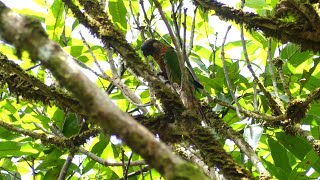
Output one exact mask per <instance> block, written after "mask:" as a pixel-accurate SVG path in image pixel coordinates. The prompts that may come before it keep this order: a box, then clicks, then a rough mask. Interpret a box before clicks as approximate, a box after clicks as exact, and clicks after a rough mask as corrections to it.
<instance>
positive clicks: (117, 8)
mask: <svg viewBox="0 0 320 180" xmlns="http://www.w3.org/2000/svg"><path fill="white" fill-rule="evenodd" d="M108 3H109V6H108V7H109V12H110V14H111V16H112V21H113V22H114V23H115V25H116V27H118V28H119V29H120V30H121V31H122V32H124V33H125V32H126V30H127V19H126V14H127V9H126V7H125V6H124V3H123V1H122V0H110V1H108Z"/></svg>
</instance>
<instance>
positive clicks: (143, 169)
mask: <svg viewBox="0 0 320 180" xmlns="http://www.w3.org/2000/svg"><path fill="white" fill-rule="evenodd" d="M148 171H150V167H149V166H145V167H143V168H142V169H140V170H139V171H136V172H132V173H130V174H128V176H127V178H131V177H134V176H137V175H139V174H143V173H144V172H148ZM142 177H143V175H142ZM117 180H125V179H124V178H119V179H117Z"/></svg>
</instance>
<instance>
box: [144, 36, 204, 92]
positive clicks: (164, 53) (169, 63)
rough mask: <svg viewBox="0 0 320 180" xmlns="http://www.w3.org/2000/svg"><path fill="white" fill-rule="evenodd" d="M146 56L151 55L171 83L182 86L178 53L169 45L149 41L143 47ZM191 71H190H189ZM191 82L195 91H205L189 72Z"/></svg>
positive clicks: (152, 40) (153, 40)
mask: <svg viewBox="0 0 320 180" xmlns="http://www.w3.org/2000/svg"><path fill="white" fill-rule="evenodd" d="M141 50H142V52H143V55H144V56H149V55H151V56H152V57H153V59H154V60H155V61H156V62H157V64H158V65H159V67H160V69H161V71H162V74H163V76H164V77H165V78H166V79H168V80H169V81H170V83H177V84H178V85H181V69H180V66H179V60H178V56H177V53H176V51H175V50H174V49H173V48H172V47H171V46H169V45H166V44H163V43H161V42H160V41H158V40H155V39H149V40H146V41H145V42H144V43H143V44H142V45H141ZM188 70H189V69H188ZM189 81H190V83H192V84H193V85H194V87H195V89H197V88H199V89H203V86H202V85H201V84H200V83H199V82H198V81H196V80H195V79H194V77H193V76H192V74H191V73H190V70H189Z"/></svg>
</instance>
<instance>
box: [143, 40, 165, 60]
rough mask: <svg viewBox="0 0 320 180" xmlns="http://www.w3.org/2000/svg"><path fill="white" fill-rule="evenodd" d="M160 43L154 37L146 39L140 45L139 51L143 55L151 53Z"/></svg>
mask: <svg viewBox="0 0 320 180" xmlns="http://www.w3.org/2000/svg"><path fill="white" fill-rule="evenodd" d="M161 45H162V43H161V42H160V41H158V40H155V39H148V40H146V41H145V42H144V43H142V45H141V48H140V49H141V51H142V53H143V55H144V56H149V55H153V54H154V53H155V52H156V51H157V49H158V48H159V47H160V46H161Z"/></svg>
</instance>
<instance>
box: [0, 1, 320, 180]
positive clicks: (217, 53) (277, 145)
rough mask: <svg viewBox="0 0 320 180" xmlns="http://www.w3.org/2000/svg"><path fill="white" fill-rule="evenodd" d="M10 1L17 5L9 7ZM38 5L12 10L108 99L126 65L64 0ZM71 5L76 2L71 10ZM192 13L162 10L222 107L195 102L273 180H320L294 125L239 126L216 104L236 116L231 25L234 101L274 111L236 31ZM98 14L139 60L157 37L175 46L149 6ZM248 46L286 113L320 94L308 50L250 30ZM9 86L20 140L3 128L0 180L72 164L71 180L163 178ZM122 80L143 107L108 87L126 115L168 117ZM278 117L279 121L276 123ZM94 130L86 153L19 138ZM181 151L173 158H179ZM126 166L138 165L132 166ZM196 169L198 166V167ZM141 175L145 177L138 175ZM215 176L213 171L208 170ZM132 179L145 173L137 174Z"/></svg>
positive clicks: (264, 7) (266, 8)
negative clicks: (248, 149)
mask: <svg viewBox="0 0 320 180" xmlns="http://www.w3.org/2000/svg"><path fill="white" fill-rule="evenodd" d="M4 2H5V3H8V5H10V3H9V2H6V1H4ZM182 2H183V3H182ZM32 3H33V5H34V4H36V5H37V6H36V7H37V8H30V7H29V6H28V8H21V7H18V6H16V5H15V4H14V3H12V4H11V7H12V8H13V9H14V10H15V11H16V12H18V13H20V14H24V15H28V16H31V17H34V18H36V19H38V20H40V21H41V22H42V25H43V26H44V27H45V29H46V32H47V34H48V36H49V38H50V39H52V40H54V41H55V42H57V43H59V45H60V46H61V47H62V48H63V49H64V50H65V51H66V52H67V53H69V54H70V55H71V56H72V57H73V58H74V59H76V60H77V61H78V62H79V63H80V64H81V65H82V67H83V71H84V72H85V73H86V74H87V75H88V76H89V77H90V78H91V79H92V81H94V82H95V83H96V85H97V86H99V87H101V88H102V89H105V90H107V89H108V86H109V85H110V79H108V78H106V76H110V77H114V78H116V76H120V74H121V73H120V71H121V69H122V68H123V66H122V64H123V61H122V57H120V56H119V55H118V54H117V53H115V52H114V51H113V49H109V47H104V46H103V45H102V43H101V42H100V41H99V39H98V38H96V37H92V36H91V35H90V34H89V33H88V30H87V29H85V27H84V26H83V25H81V24H80V23H79V20H78V19H77V18H75V17H74V15H73V14H72V12H71V10H70V9H69V8H68V7H67V6H66V5H65V3H64V2H63V1H62V0H52V1H43V0H33V1H32ZM74 3H76V4H77V3H78V2H77V1H74ZM229 3H230V2H229ZM231 3H232V4H230V6H233V7H234V8H236V9H240V4H241V2H240V1H232V2H231ZM278 3H279V2H278V0H247V1H246V3H245V6H244V11H246V12H254V13H256V14H258V15H260V16H266V17H267V16H269V15H273V14H274V13H275V8H276V6H277V4H278ZM195 4H197V3H195V2H192V1H161V6H162V9H163V11H164V12H165V13H166V16H167V19H168V21H169V23H170V26H171V27H173V29H175V30H176V27H175V22H174V18H173V17H174V16H175V15H176V16H177V19H176V20H178V26H179V31H178V32H179V33H180V37H183V30H184V24H183V23H185V27H186V44H187V50H189V48H190V52H188V51H187V52H188V53H190V55H189V60H190V62H191V64H192V67H193V70H194V71H195V73H196V75H197V77H198V78H199V80H200V82H201V83H202V84H203V86H204V87H205V90H206V91H207V92H208V93H209V94H210V96H211V97H214V98H216V100H217V101H215V102H209V103H208V102H207V100H208V99H207V96H206V95H205V93H204V92H199V93H197V98H198V99H199V100H200V101H203V102H204V104H205V105H204V106H206V107H207V108H209V110H210V111H211V112H215V114H216V116H217V117H219V118H221V119H222V120H223V121H224V122H225V123H227V124H228V125H229V126H230V127H232V128H233V130H235V131H237V132H238V133H240V134H241V135H242V136H241V137H243V138H244V139H245V140H246V141H247V142H248V143H249V144H250V145H251V146H252V147H253V148H254V150H255V153H256V154H257V155H258V157H260V159H261V162H262V164H263V166H264V167H265V168H266V170H267V171H268V172H269V173H270V174H271V176H272V177H273V178H275V179H280V180H282V179H283V180H285V179H316V178H317V177H319V173H320V160H319V152H317V151H316V150H317V149H316V148H315V143H314V141H308V139H306V136H302V135H301V134H299V133H292V132H291V131H289V130H288V129H289V128H291V124H290V123H289V125H288V124H285V123H284V124H285V125H283V124H281V123H280V124H281V125H279V124H277V123H274V124H272V123H269V122H268V121H265V119H263V118H256V117H255V116H250V114H249V115H248V114H242V115H243V116H241V117H239V115H237V113H236V111H235V110H234V108H230V106H223V103H217V102H224V103H227V104H229V105H231V106H233V107H235V106H236V102H235V99H234V98H233V97H232V95H231V93H230V88H228V86H227V81H226V79H225V72H224V68H223V61H222V55H221V53H222V42H223V40H224V39H223V38H224V36H225V33H226V30H227V26H228V25H232V28H231V31H230V32H229V35H228V36H227V40H226V44H225V46H224V53H225V57H224V59H225V63H226V69H227V72H228V76H229V81H230V82H231V85H232V87H233V88H232V89H231V92H232V93H235V96H236V97H237V101H238V103H239V105H240V106H241V107H242V108H243V109H246V110H249V111H252V112H257V113H259V114H261V115H262V117H263V115H269V116H271V115H273V112H272V107H270V105H269V103H268V101H269V99H268V98H267V97H266V96H265V94H264V93H263V92H262V91H261V89H260V88H259V87H257V84H256V82H255V81H254V78H253V76H252V74H251V73H250V72H249V71H248V69H247V61H246V57H245V56H244V54H243V49H242V42H241V39H240V26H239V24H236V23H235V22H234V21H227V20H226V19H228V18H226V19H223V18H221V19H219V18H218V17H217V16H216V15H215V13H214V11H207V10H205V9H203V8H201V7H200V6H196V5H195ZM101 6H104V7H105V11H106V12H107V13H108V14H109V15H110V17H111V20H112V22H113V23H114V25H115V26H116V27H117V28H118V29H119V30H120V31H121V32H122V33H123V34H124V35H125V36H126V39H127V41H128V42H130V43H131V44H132V46H133V47H134V48H135V50H136V51H137V53H139V54H141V51H140V48H139V47H140V46H141V43H142V42H143V41H144V40H145V39H148V38H151V37H153V38H156V39H159V40H161V41H163V42H165V41H166V42H168V43H171V42H172V41H171V37H170V35H169V33H168V30H167V29H166V28H165V25H164V22H163V20H162V18H161V16H160V14H159V12H158V11H157V10H156V7H155V4H154V3H153V1H152V0H148V1H138V0H110V1H105V2H103V1H102V2H101ZM184 11H186V13H184ZM175 13H176V14H175ZM282 18H283V19H285V21H286V22H290V21H295V20H296V19H295V16H294V15H290V14H289V15H288V16H286V17H282ZM184 19H185V20H186V21H184ZM193 33H194V34H193ZM192 34H193V35H194V37H192ZM245 39H246V40H245V41H246V48H247V53H248V58H249V62H250V63H251V65H252V68H253V70H254V72H255V74H256V75H257V76H258V78H259V80H260V81H261V82H262V84H263V85H264V87H265V89H266V90H267V91H268V92H270V93H271V95H272V96H273V98H274V99H276V100H277V102H280V103H279V104H281V105H282V106H283V108H284V109H285V110H286V109H287V107H288V106H289V104H290V102H293V100H304V99H305V98H308V97H309V95H310V94H311V93H313V92H314V91H315V90H316V89H317V88H318V87H319V86H318V82H319V78H320V68H319V67H318V64H319V58H318V56H317V53H315V52H314V51H312V50H303V51H302V49H301V46H299V45H298V44H294V43H292V42H285V43H284V42H281V41H278V40H277V39H275V38H269V37H266V36H265V35H264V33H263V32H262V31H259V30H251V31H249V30H248V31H245ZM191 41H193V45H192V44H190V42H191ZM191 48H192V49H191ZM0 51H1V52H2V53H3V54H4V55H5V56H7V58H8V59H9V60H12V61H13V62H14V63H16V64H18V65H19V66H20V67H21V68H22V69H23V70H24V71H25V72H27V74H29V75H31V76H33V77H36V78H37V79H38V80H40V81H41V82H43V83H45V84H47V85H48V86H51V87H52V88H57V89H58V90H57V92H58V93H62V94H65V96H66V97H68V98H69V97H70V96H71V95H69V94H68V92H67V91H66V90H64V89H63V88H60V86H59V85H58V84H57V82H56V80H55V78H53V77H52V75H51V73H50V72H49V71H47V70H46V69H45V68H43V67H42V66H37V65H36V64H35V63H34V62H32V61H31V60H30V58H29V56H28V54H27V53H26V52H22V54H21V56H20V57H19V54H18V53H19V52H17V51H16V50H15V48H14V47H12V46H10V45H7V44H5V43H1V44H0ZM141 57H142V54H141ZM277 58H278V59H281V62H282V63H283V65H282V66H281V67H282V69H280V70H279V68H276V67H275V66H274V63H275V62H276V61H273V60H276V59H277ZM144 60H145V61H146V62H147V63H148V65H150V68H154V71H156V72H157V71H158V67H157V65H156V64H155V63H154V62H153V61H152V60H151V58H149V59H144ZM110 61H114V62H113V64H114V65H115V67H116V68H115V69H116V70H117V71H119V72H116V73H115V72H112V67H111V66H112V64H111V65H110ZM111 63H112V62H111ZM7 70H8V69H7ZM1 71H3V72H1V74H5V70H4V69H1ZM8 71H9V70H8ZM7 74H8V72H7ZM9 74H10V73H9ZM281 74H283V75H284V76H283V77H284V80H285V81H286V83H287V84H288V88H289V91H290V92H291V95H288V93H287V91H286V89H285V88H286V87H285V85H284V83H283V81H282V80H283V79H281V77H280V76H281ZM9 76H10V75H8V76H7V77H9ZM10 77H11V78H12V79H10V80H11V81H12V82H13V83H19V81H18V80H17V79H16V78H15V76H14V75H12V74H11V76H10ZM7 81H8V79H5V78H4V77H2V78H1V89H0V90H1V97H0V117H1V119H0V120H1V122H5V123H9V124H11V125H13V126H14V127H16V128H19V130H20V131H18V130H13V129H12V128H10V127H8V126H6V125H4V124H3V123H1V124H2V125H1V127H0V179H22V178H23V177H26V176H33V177H34V178H35V179H47V178H48V179H56V178H58V177H59V174H60V173H61V172H60V171H61V169H62V167H63V165H64V164H65V162H66V159H67V158H68V157H72V162H71V164H70V166H69V168H68V171H67V175H66V177H67V178H69V179H78V178H81V179H120V178H123V177H127V176H129V177H130V178H129V179H160V178H161V175H160V174H159V173H158V172H157V171H155V170H154V169H151V168H150V167H148V165H147V164H146V163H144V162H143V161H141V160H142V158H141V157H140V156H139V155H138V154H136V153H133V152H131V150H130V148H129V147H127V146H126V145H125V144H123V143H122V141H121V140H119V139H117V138H116V137H115V136H113V135H105V134H104V133H99V131H98V130H96V128H98V127H95V126H94V125H91V124H90V123H89V124H88V123H87V121H85V120H86V119H85V114H82V113H80V112H79V113H75V112H74V111H72V110H70V109H63V106H59V105H57V101H59V100H58V99H55V98H59V97H57V96H55V97H53V96H52V97H51V98H52V99H50V100H43V99H37V97H38V98H39V96H37V95H27V97H21V96H20V95H21V92H20V91H21V89H20V90H19V84H16V85H15V86H13V85H10V83H8V82H7ZM121 81H122V82H123V83H124V84H125V85H126V86H127V87H128V89H130V90H131V91H132V94H133V95H135V96H137V97H138V98H139V99H140V102H135V101H134V100H132V96H133V95H127V94H125V93H123V92H122V91H121V90H119V88H114V89H112V88H111V90H110V87H109V89H108V91H109V93H110V95H109V97H110V98H111V99H112V101H113V102H114V103H115V104H116V105H117V106H118V107H119V108H120V109H121V110H122V111H125V112H128V113H129V114H130V115H132V116H134V117H136V116H138V115H141V114H143V110H142V108H140V109H139V108H137V106H136V104H139V103H141V104H148V103H149V102H150V101H151V102H152V103H153V104H152V105H151V106H147V107H146V109H147V111H148V115H149V117H157V116H158V115H159V114H161V108H158V106H159V101H156V103H154V101H153V99H154V97H153V95H152V93H150V92H151V91H150V89H149V88H148V84H147V83H146V82H145V81H143V80H142V79H141V78H139V77H136V76H134V75H133V74H132V73H131V72H130V71H125V72H124V73H123V75H122V76H121ZM22 86H23V84H22ZM62 86H63V85H62ZM27 88H30V86H28V87H27ZM27 88H26V89H23V88H22V90H24V91H27ZM34 90H36V89H34ZM22 94H23V93H22ZM24 96H25V94H24ZM290 96H291V97H290ZM128 99H130V100H128ZM315 99H316V98H315ZM68 101H72V100H68ZM132 101H134V103H132ZM319 112H320V105H319V103H318V102H317V101H314V102H313V103H312V104H310V108H309V109H308V111H307V113H306V114H305V117H304V118H303V119H302V120H301V121H300V122H299V123H300V124H298V126H297V127H298V128H300V130H301V131H302V129H303V130H306V132H307V133H310V135H311V136H312V137H313V138H314V139H319V135H320V131H319V130H320V129H319V123H320V114H319ZM302 113H303V112H302ZM275 117H278V116H276V115H275ZM295 125H296V124H295ZM146 126H147V125H146ZM288 126H290V127H288ZM292 126H293V125H292ZM147 127H148V126H147ZM87 129H91V130H92V132H90V133H89V136H86V137H85V139H86V141H85V143H82V144H81V143H80V146H79V147H81V148H83V150H79V151H75V150H74V149H68V148H66V147H63V146H59V145H57V144H53V143H50V141H49V143H48V142H47V143H46V142H44V141H41V140H40V139H37V138H34V137H32V136H27V135H25V134H24V135H23V133H21V131H22V130H25V131H29V132H35V133H44V134H46V135H47V136H48V137H50V136H54V135H59V136H60V137H65V138H70V137H79V136H82V134H81V133H83V132H84V131H85V130H87ZM218 132H219V131H218ZM107 134H108V133H107ZM213 134H214V135H213V136H212V138H217V139H218V140H219V142H220V143H221V144H222V145H223V146H224V149H225V151H226V152H227V153H228V154H230V155H231V156H232V157H233V159H234V161H235V162H236V163H238V164H242V165H243V166H244V167H245V168H246V169H248V170H249V171H251V172H252V174H253V176H254V177H256V178H258V177H259V175H260V173H259V172H258V171H257V168H256V167H255V166H254V165H253V164H252V162H251V161H249V160H248V158H247V157H246V156H245V155H244V153H243V152H242V151H241V150H240V149H239V147H238V146H236V145H235V144H234V143H233V140H234V139H232V138H231V139H230V137H228V136H226V135H225V134H224V133H216V130H215V132H214V133H213ZM171 145H172V147H176V146H177V145H176V144H174V143H173V144H171ZM180 146H181V147H185V148H186V149H188V150H186V152H191V153H193V154H195V156H197V157H198V158H199V159H201V156H200V155H198V154H197V151H196V150H194V149H193V147H191V146H189V145H188V144H185V143H181V144H180ZM173 149H176V148H173ZM177 149H178V148H177ZM177 149H176V152H177V153H181V151H180V152H179V151H178V150H177ZM88 151H89V152H90V153H93V154H94V155H96V156H97V157H99V158H101V159H100V160H105V164H104V165H103V164H101V163H98V162H99V161H98V160H96V159H93V158H92V157H93V156H92V155H91V156H89V155H88ZM184 158H188V156H184ZM97 161H98V162H97ZM128 161H129V162H131V164H129V166H128ZM199 166H200V167H201V165H199ZM201 168H203V169H206V168H207V167H206V166H202V167H201ZM140 171H143V173H139V172H140ZM211 171H212V172H214V171H215V170H214V169H211ZM135 172H138V173H136V174H134V173H135ZM216 178H219V177H216Z"/></svg>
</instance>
